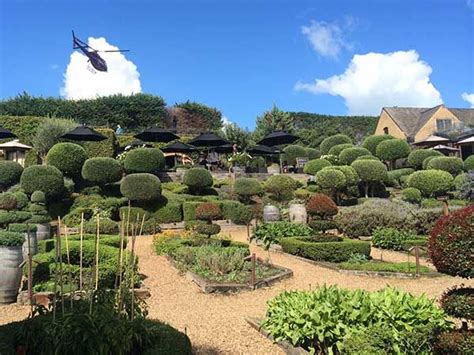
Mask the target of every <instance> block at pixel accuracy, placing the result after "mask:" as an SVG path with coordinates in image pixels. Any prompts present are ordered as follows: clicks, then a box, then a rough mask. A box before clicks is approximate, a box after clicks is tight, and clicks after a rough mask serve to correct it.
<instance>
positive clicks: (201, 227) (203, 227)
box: [195, 223, 221, 237]
mask: <svg viewBox="0 0 474 355" xmlns="http://www.w3.org/2000/svg"><path fill="white" fill-rule="evenodd" d="M195 230H196V232H197V233H199V234H205V235H207V236H208V237H210V236H211V235H214V234H219V232H220V231H221V226H219V225H218V224H207V223H203V224H198V225H197V226H196V229H195Z"/></svg>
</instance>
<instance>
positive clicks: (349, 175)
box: [324, 165, 359, 185]
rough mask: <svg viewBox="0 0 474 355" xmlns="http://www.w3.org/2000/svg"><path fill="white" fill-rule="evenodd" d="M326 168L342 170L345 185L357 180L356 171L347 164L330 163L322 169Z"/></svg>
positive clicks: (354, 183) (354, 182) (353, 183)
mask: <svg viewBox="0 0 474 355" xmlns="http://www.w3.org/2000/svg"><path fill="white" fill-rule="evenodd" d="M327 169H334V170H339V171H340V172H342V173H343V174H344V176H345V178H346V184H347V185H356V184H357V183H358V182H359V175H357V171H356V170H355V169H354V168H353V167H352V166H349V165H331V166H328V167H325V168H324V170H327Z"/></svg>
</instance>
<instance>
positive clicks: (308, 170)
mask: <svg viewBox="0 0 474 355" xmlns="http://www.w3.org/2000/svg"><path fill="white" fill-rule="evenodd" d="M330 165H331V163H330V162H329V161H327V160H326V159H313V160H310V161H308V162H307V163H306V164H305V165H304V168H303V172H304V173H305V174H310V175H316V173H317V172H318V171H320V170H321V169H322V168H324V167H326V166H330Z"/></svg>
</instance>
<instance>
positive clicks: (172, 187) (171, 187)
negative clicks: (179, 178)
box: [161, 181, 216, 194]
mask: <svg viewBox="0 0 474 355" xmlns="http://www.w3.org/2000/svg"><path fill="white" fill-rule="evenodd" d="M215 185H216V184H215V183H214V187H216V186H215ZM161 188H162V189H163V190H167V191H171V192H172V193H175V194H186V193H188V187H187V186H186V185H184V184H182V183H180V182H176V181H170V182H164V183H162V184H161Z"/></svg>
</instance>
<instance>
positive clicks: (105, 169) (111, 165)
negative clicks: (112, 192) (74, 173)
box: [82, 158, 123, 185]
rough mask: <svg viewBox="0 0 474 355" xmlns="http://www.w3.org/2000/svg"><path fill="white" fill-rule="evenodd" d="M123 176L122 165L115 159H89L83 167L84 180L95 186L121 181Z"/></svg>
mask: <svg viewBox="0 0 474 355" xmlns="http://www.w3.org/2000/svg"><path fill="white" fill-rule="evenodd" d="M122 174H123V168H122V164H120V162H119V161H117V160H115V159H113V158H91V159H87V160H86V161H85V163H84V165H83V166H82V177H83V179H84V180H87V181H90V182H92V183H95V184H100V185H102V184H110V183H113V182H117V181H120V179H121V178H122Z"/></svg>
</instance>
